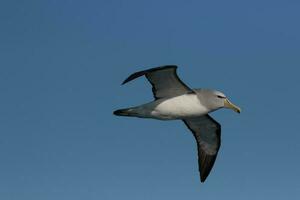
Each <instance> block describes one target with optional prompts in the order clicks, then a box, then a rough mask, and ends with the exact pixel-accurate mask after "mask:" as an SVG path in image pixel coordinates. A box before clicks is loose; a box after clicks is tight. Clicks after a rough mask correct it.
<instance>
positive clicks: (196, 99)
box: [114, 65, 241, 182]
mask: <svg viewBox="0 0 300 200" xmlns="http://www.w3.org/2000/svg"><path fill="white" fill-rule="evenodd" d="M176 70H177V66H175V65H167V66H161V67H155V68H151V69H147V70H143V71H139V72H135V73H133V74H131V75H130V76H129V77H128V78H127V79H126V80H125V81H124V82H123V83H122V85H123V84H125V83H127V82H129V81H132V80H134V79H136V78H138V77H141V76H145V77H146V78H147V79H148V81H149V82H150V83H151V85H152V92H153V95H154V101H152V102H150V103H146V104H142V105H139V106H135V107H130V108H125V109H119V110H116V111H114V114H115V115H117V116H128V117H139V118H152V119H158V120H182V121H183V122H184V124H185V125H186V126H187V127H188V129H189V130H190V131H191V132H192V133H193V135H194V137H195V139H196V142H197V150H198V165H199V172H200V180H201V182H204V181H205V180H206V178H207V176H208V175H209V173H210V171H211V169H212V167H213V165H214V163H215V160H216V157H217V154H218V151H219V148H220V144H221V125H220V124H219V123H218V122H217V121H216V120H214V119H213V118H212V117H211V116H210V115H209V113H210V112H213V111H215V110H218V109H220V108H229V109H232V110H234V111H235V112H237V113H240V112H241V109H240V108H239V107H238V106H236V105H234V104H233V103H231V102H230V101H229V99H228V98H227V97H226V96H225V95H224V93H222V92H219V91H216V90H210V89H191V88H189V87H188V86H187V85H186V84H184V83H183V82H182V81H181V80H180V79H179V77H178V75H177V73H176Z"/></svg>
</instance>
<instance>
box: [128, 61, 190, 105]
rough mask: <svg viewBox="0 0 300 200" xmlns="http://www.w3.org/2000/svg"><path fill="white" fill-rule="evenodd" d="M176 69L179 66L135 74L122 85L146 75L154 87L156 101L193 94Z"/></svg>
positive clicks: (156, 68) (167, 66) (158, 68)
mask: <svg viewBox="0 0 300 200" xmlns="http://www.w3.org/2000/svg"><path fill="white" fill-rule="evenodd" d="M176 69H177V66H175V65H166V66H161V67H155V68H151V69H147V70H143V71H139V72H135V73H133V74H131V75H130V76H129V77H128V78H127V79H126V80H125V81H124V82H123V83H122V84H125V83H127V82H129V81H131V80H133V79H136V78H138V77H140V76H144V75H145V76H146V78H147V79H148V81H149V82H150V83H151V85H152V92H153V95H154V97H155V99H159V98H170V97H175V96H179V95H183V94H186V93H193V90H191V89H190V88H189V87H188V86H187V85H186V84H184V83H183V82H182V81H181V80H180V79H179V77H178V76H177V73H176Z"/></svg>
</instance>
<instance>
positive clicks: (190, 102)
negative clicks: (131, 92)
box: [127, 93, 210, 120]
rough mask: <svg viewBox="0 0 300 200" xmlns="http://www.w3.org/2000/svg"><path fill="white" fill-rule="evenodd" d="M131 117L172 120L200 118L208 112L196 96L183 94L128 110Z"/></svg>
mask: <svg viewBox="0 0 300 200" xmlns="http://www.w3.org/2000/svg"><path fill="white" fill-rule="evenodd" d="M127 112H129V113H131V116H133V117H141V118H154V119H160V120H174V119H183V118H191V117H197V116H202V115H205V114H208V113H209V112H210V110H209V109H207V108H206V107H205V106H203V104H202V103H201V100H200V99H199V97H198V96H197V94H194V93H191V94H184V95H180V96H176V97H172V98H164V99H158V100H155V101H152V102H149V103H146V104H143V105H140V106H136V107H132V108H128V109H127Z"/></svg>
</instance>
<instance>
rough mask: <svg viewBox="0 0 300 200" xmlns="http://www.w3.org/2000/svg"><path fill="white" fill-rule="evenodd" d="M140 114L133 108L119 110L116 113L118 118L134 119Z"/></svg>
mask: <svg viewBox="0 0 300 200" xmlns="http://www.w3.org/2000/svg"><path fill="white" fill-rule="evenodd" d="M137 114H138V113H137V112H136V111H135V110H134V109H133V108H125V109H119V110H115V111H114V115H117V116H128V117H133V116H136V115H137Z"/></svg>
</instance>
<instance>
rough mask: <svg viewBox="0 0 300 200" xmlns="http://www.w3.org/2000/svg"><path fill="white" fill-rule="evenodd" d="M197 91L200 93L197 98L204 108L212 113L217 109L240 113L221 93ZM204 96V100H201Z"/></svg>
mask: <svg viewBox="0 0 300 200" xmlns="http://www.w3.org/2000/svg"><path fill="white" fill-rule="evenodd" d="M199 91H200V92H199V93H198V94H200V95H198V96H199V98H200V100H201V102H203V103H204V104H205V106H206V107H207V108H209V109H210V110H212V111H214V110H217V109H219V108H229V109H232V110H234V111H235V112H237V113H240V112H241V109H240V108H239V107H238V106H236V105H234V104H233V103H231V102H230V101H229V99H228V98H227V97H226V95H225V94H223V93H222V92H220V91H216V90H208V89H201V90H199ZM204 96H205V98H201V97H204Z"/></svg>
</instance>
